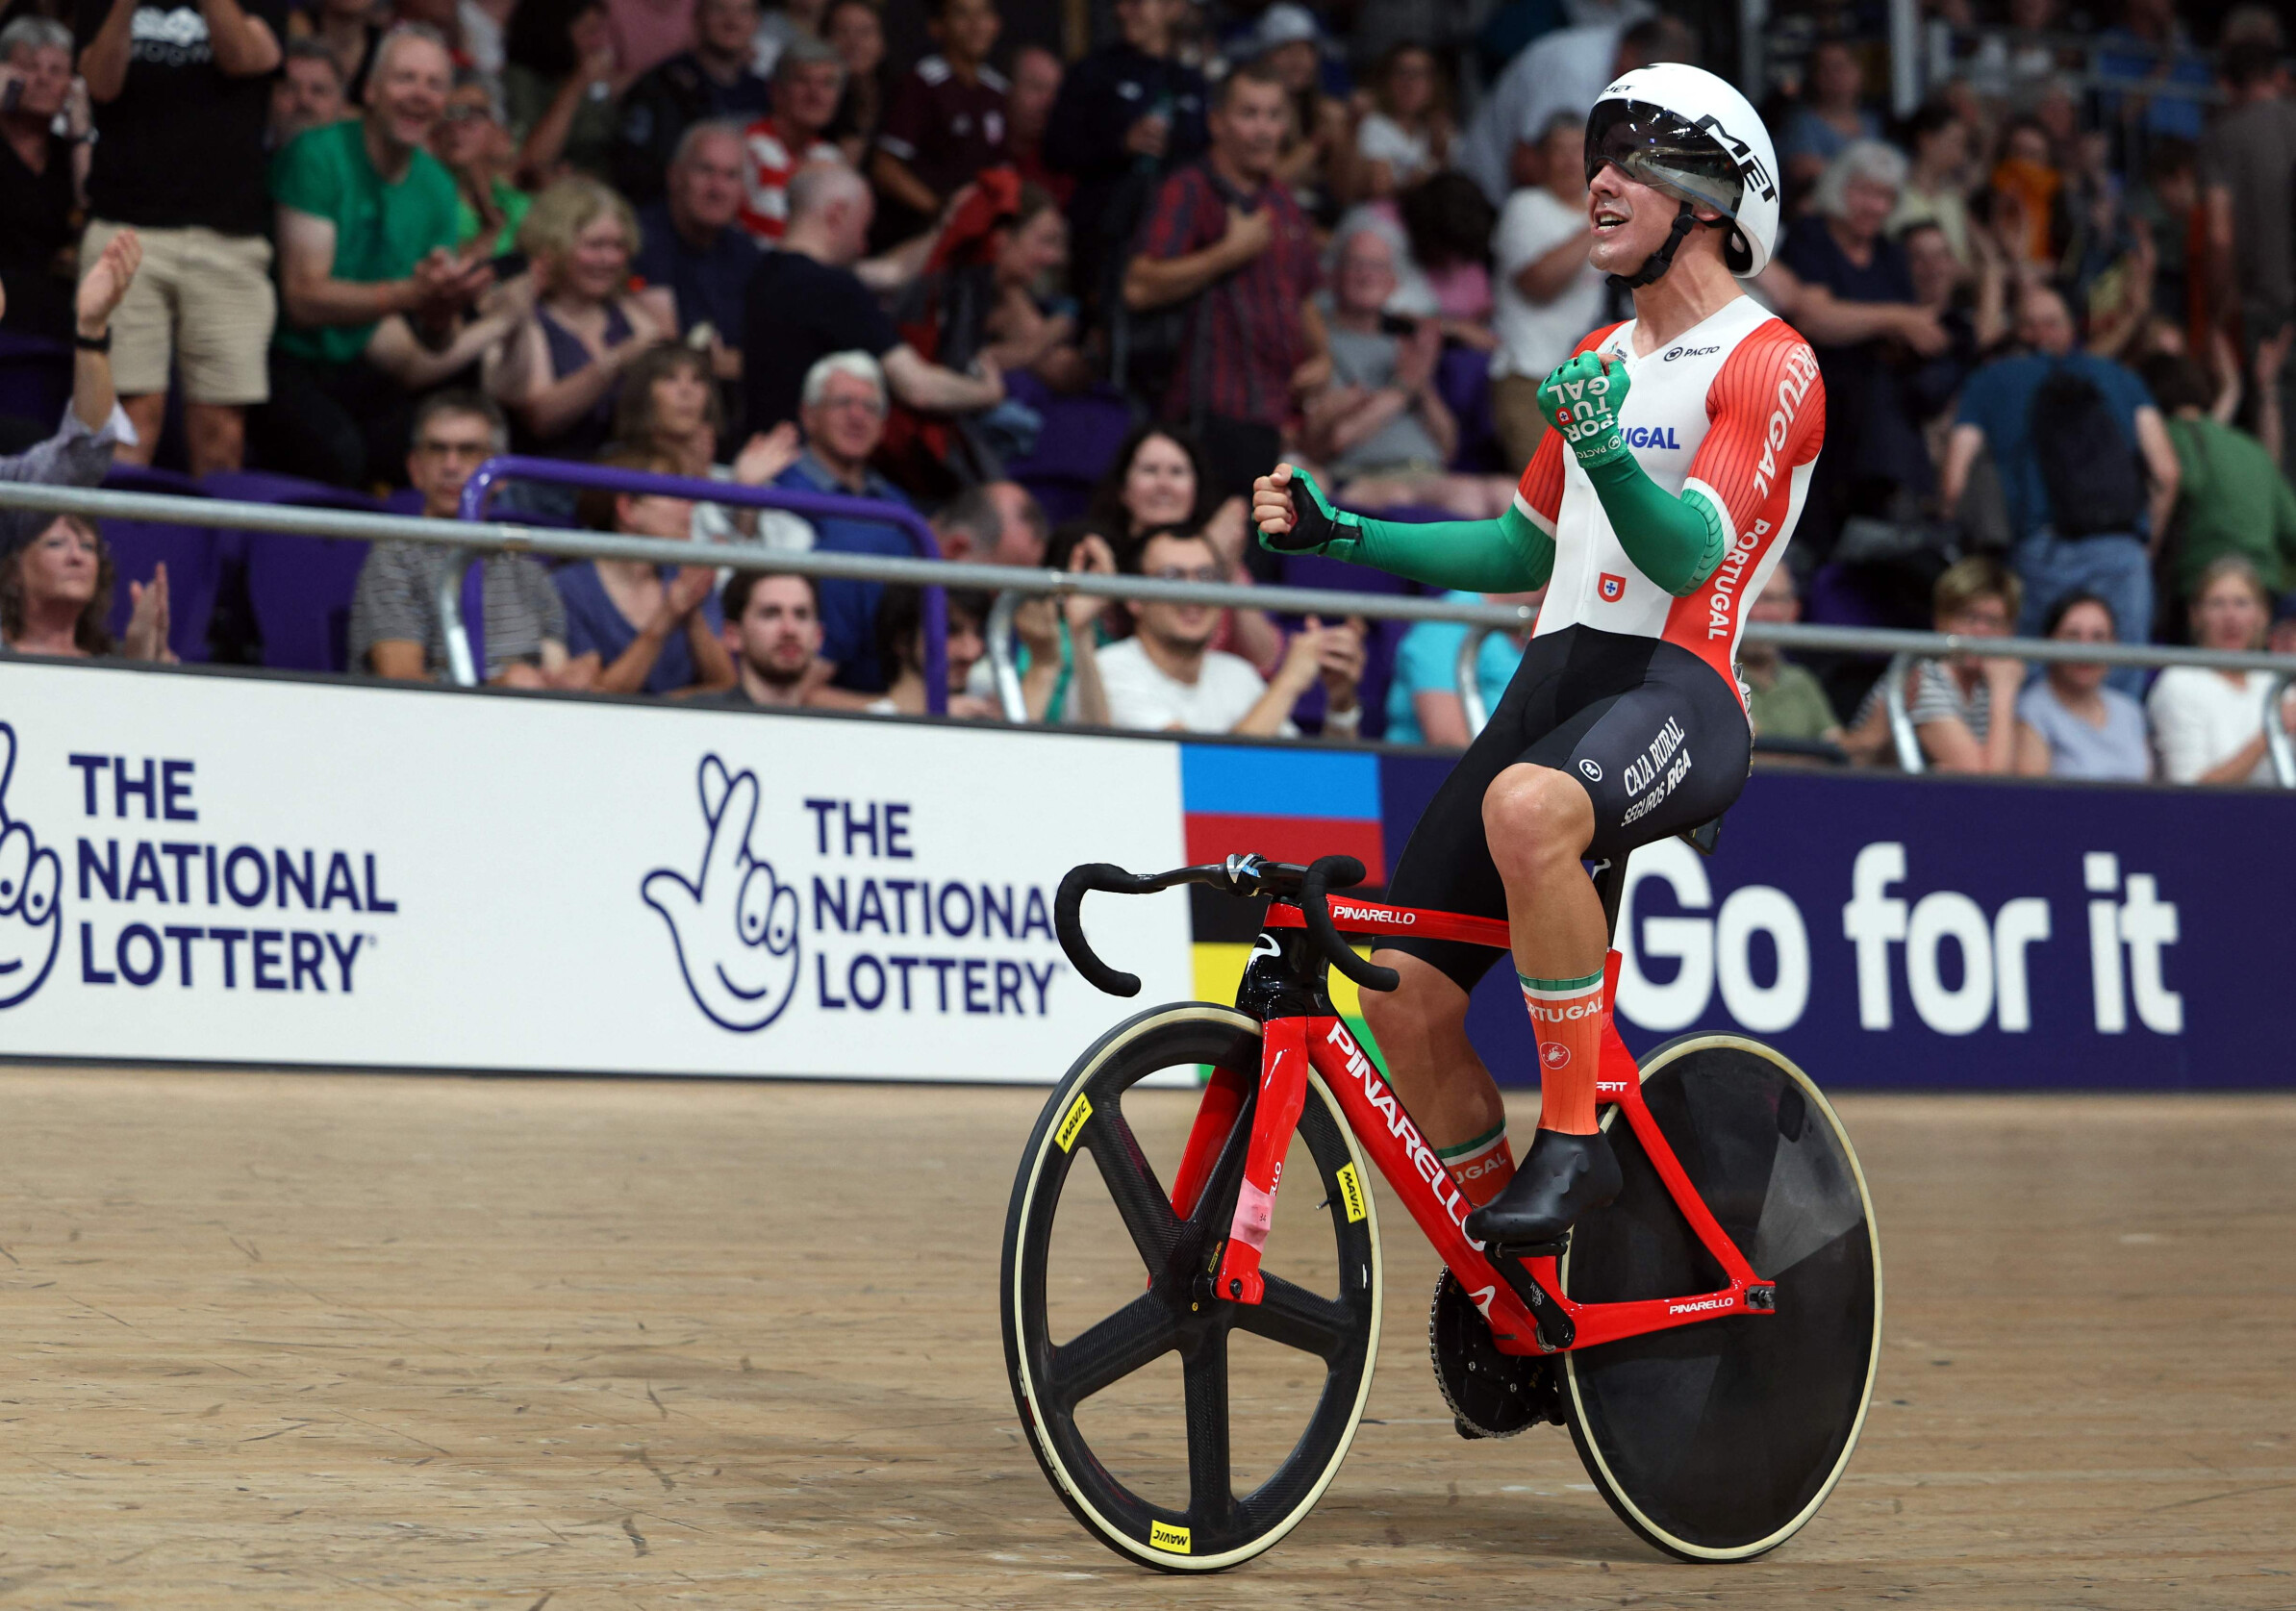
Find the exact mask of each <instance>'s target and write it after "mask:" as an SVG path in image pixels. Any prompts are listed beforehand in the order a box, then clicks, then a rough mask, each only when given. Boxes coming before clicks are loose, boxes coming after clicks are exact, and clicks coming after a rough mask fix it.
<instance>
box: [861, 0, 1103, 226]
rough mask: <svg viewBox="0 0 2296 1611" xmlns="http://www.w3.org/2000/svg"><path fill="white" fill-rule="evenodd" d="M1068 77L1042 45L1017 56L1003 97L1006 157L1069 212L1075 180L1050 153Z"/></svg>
mask: <svg viewBox="0 0 2296 1611" xmlns="http://www.w3.org/2000/svg"><path fill="white" fill-rule="evenodd" d="M856 3H863V0H845V4H847V5H853V4H856ZM1063 71H1064V69H1063V68H1062V66H1061V63H1060V58H1059V57H1057V56H1055V55H1053V54H1052V53H1051V52H1050V51H1048V50H1047V49H1046V48H1045V47H1044V46H1043V45H1022V47H1021V48H1020V49H1019V50H1016V51H1014V52H1013V82H1012V88H1009V89H1007V90H1006V91H1005V96H1004V109H1005V131H1004V154H1005V160H1006V161H1007V162H1009V163H1010V164H1012V165H1013V168H1014V170H1015V171H1016V172H1018V173H1019V174H1020V175H1021V177H1022V178H1023V179H1025V180H1027V181H1028V183H1030V184H1031V185H1034V186H1035V187H1036V188H1037V189H1040V190H1042V191H1044V192H1045V193H1046V194H1047V195H1048V196H1050V197H1051V198H1052V199H1053V201H1054V202H1055V203H1056V204H1057V205H1059V206H1061V207H1066V206H1068V204H1069V197H1070V196H1072V195H1073V194H1074V193H1075V190H1076V180H1075V177H1074V176H1073V175H1072V174H1069V173H1066V172H1063V171H1062V170H1060V169H1058V168H1056V167H1054V166H1053V165H1052V164H1051V159H1050V158H1049V157H1048V156H1047V153H1046V150H1045V134H1046V131H1047V128H1048V127H1049V126H1050V124H1051V121H1052V108H1053V106H1054V105H1055V104H1056V103H1057V102H1058V101H1059V100H1060V80H1061V75H1062V73H1063ZM1063 222H1064V223H1065V222H1066V219H1065V218H1064V219H1063Z"/></svg>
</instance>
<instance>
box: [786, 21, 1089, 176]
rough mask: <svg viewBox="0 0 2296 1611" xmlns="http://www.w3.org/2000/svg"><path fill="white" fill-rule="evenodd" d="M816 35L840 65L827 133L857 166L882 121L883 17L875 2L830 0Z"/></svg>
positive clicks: (865, 158)
mask: <svg viewBox="0 0 2296 1611" xmlns="http://www.w3.org/2000/svg"><path fill="white" fill-rule="evenodd" d="M821 39H822V41H823V42H824V43H825V44H827V45H828V46H829V48H830V49H831V50H834V51H835V52H837V56H838V60H839V61H841V62H843V63H845V88H844V89H843V90H842V91H840V93H839V95H838V98H837V115H836V116H835V117H832V118H831V119H830V120H829V127H828V129H827V131H826V133H827V135H828V138H829V139H830V140H831V142H832V143H834V144H835V145H836V146H837V148H838V149H839V150H840V151H842V152H844V153H845V161H846V162H848V163H850V164H853V166H855V167H860V166H861V165H862V164H864V163H866V162H868V161H869V154H870V152H871V151H873V150H875V149H876V145H877V130H878V128H879V127H880V126H881V125H882V124H883V123H884V121H885V19H884V18H883V17H881V16H879V15H878V14H877V7H876V0H834V3H833V4H831V5H830V7H829V9H828V10H827V11H825V12H823V13H821ZM1026 49H1027V47H1025V46H1024V47H1022V53H1023V55H1025V53H1026ZM1016 60H1018V59H1016ZM1055 60H1056V61H1057V58H1055Z"/></svg>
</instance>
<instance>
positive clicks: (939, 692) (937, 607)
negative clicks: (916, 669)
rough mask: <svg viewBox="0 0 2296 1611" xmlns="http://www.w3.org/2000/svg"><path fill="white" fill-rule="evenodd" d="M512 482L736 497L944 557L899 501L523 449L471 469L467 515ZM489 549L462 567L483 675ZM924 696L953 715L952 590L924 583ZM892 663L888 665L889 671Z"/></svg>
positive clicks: (763, 565) (469, 628)
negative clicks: (884, 529)
mask: <svg viewBox="0 0 2296 1611" xmlns="http://www.w3.org/2000/svg"><path fill="white" fill-rule="evenodd" d="M506 481H540V482H543V483H546V484H549V485H552V486H558V487H589V488H595V489H597V490H598V491H607V492H620V493H626V494H629V495H632V496H641V497H643V496H652V497H662V498H688V499H691V500H692V501H694V502H695V503H719V504H730V505H732V506H734V507H736V508H742V509H779V510H785V511H787V512H788V513H790V514H792V515H798V516H809V517H811V518H813V519H817V520H866V521H869V522H870V523H872V524H876V525H885V526H891V527H893V528H894V529H895V530H896V531H898V532H899V533H900V534H901V535H902V536H904V537H906V538H907V539H908V540H909V545H910V547H912V548H914V549H915V550H916V552H917V557H918V558H919V559H925V560H937V559H939V558H940V557H941V540H940V539H939V538H937V537H935V536H934V535H933V528H932V527H931V526H930V525H928V524H926V523H925V518H924V516H921V515H920V514H918V513H917V511H915V510H914V509H906V508H903V507H902V506H901V505H899V504H894V503H883V502H880V501H879V500H877V499H875V498H854V497H845V496H841V495H839V494H836V493H832V492H809V491H800V490H798V489H795V488H790V487H747V486H744V485H743V484H742V483H740V482H738V481H710V480H706V479H704V478H702V477H699V476H690V475H657V474H655V473H653V472H652V471H649V470H627V469H618V468H616V467H614V466H610V465H584V464H577V463H575V462H573V461H571V460H565V459H534V458H528V457H525V456H523V455H520V454H515V453H505V454H498V455H496V456H495V457H494V458H492V459H489V460H488V461H487V462H486V463H485V464H483V465H481V466H478V468H477V469H476V470H475V471H473V472H472V473H471V476H470V479H469V480H468V481H467V483H465V484H464V487H463V499H462V504H461V507H460V508H459V509H458V510H457V512H456V513H457V514H459V515H460V516H462V518H464V519H466V520H483V519H485V518H486V517H487V505H488V503H489V502H490V501H491V500H492V497H493V495H494V492H495V491H496V490H497V489H499V488H500V487H501V485H502V484H503V483H504V482H506ZM485 558H486V556H485V555H483V554H481V555H473V556H472V557H471V558H470V560H469V563H467V565H466V566H464V568H463V580H462V625H463V632H464V635H465V637H466V639H467V642H468V643H469V645H470V665H471V667H472V668H473V672H474V676H475V679H476V680H477V681H481V682H483V681H485V680H486V664H487V655H486V607H485V605H486V594H485V586H484V582H483V577H484V573H485V569H484V566H485ZM771 567H772V555H771V554H770V552H769V551H768V550H766V549H764V548H760V549H759V550H758V568H759V569H761V570H765V569H770V568H771ZM923 616H924V701H925V709H926V710H928V711H930V712H932V714H933V715H935V716H946V715H947V714H948V595H947V594H946V592H944V591H943V590H942V589H941V588H938V587H927V588H926V589H925V590H924V611H923ZM893 669H894V668H893V667H887V668H886V670H887V673H888V675H890V674H891V673H892V671H893Z"/></svg>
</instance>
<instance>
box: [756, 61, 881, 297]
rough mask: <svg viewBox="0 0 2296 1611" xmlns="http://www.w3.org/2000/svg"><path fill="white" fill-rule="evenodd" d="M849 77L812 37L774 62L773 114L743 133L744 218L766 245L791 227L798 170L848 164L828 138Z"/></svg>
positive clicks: (838, 63) (842, 64) (760, 240)
mask: <svg viewBox="0 0 2296 1611" xmlns="http://www.w3.org/2000/svg"><path fill="white" fill-rule="evenodd" d="M844 87H845V61H844V59H843V58H842V57H840V56H839V55H838V54H837V52H835V51H834V50H831V49H830V48H829V47H828V46H827V45H825V44H823V43H821V41H820V40H819V39H815V38H796V39H793V40H791V41H790V43H789V45H788V46H787V47H786V48H785V49H784V50H783V51H782V52H781V54H780V56H779V58H778V59H777V60H776V61H775V62H774V63H773V110H772V111H771V112H770V113H768V114H767V115H765V116H763V117H760V118H758V119H757V120H756V121H755V122H753V123H751V124H750V125H749V126H748V127H747V128H746V129H744V130H743V131H742V141H743V144H744V147H746V149H747V152H748V161H747V164H746V166H745V171H744V176H743V182H744V197H743V201H742V211H741V214H739V216H740V219H741V224H742V227H743V228H744V229H745V230H747V231H748V232H749V233H750V235H751V236H752V237H754V238H755V239H757V240H758V241H759V242H760V243H762V244H765V245H769V246H770V245H772V244H773V243H775V242H776V241H778V240H780V239H781V238H782V235H783V234H784V232H785V231H787V229H788V228H789V224H790V218H791V214H792V203H791V199H790V194H789V189H790V182H791V181H792V180H793V179H794V178H795V177H796V174H797V170H798V169H800V168H802V167H804V166H806V165H807V164H811V163H843V162H844V161H845V153H844V152H843V151H842V150H840V149H839V148H838V147H837V146H835V145H833V144H831V143H830V142H829V139H828V138H827V136H828V130H829V124H830V122H831V121H832V120H833V119H834V118H835V117H836V116H837V98H838V95H839V93H840V92H841V91H842V90H843V88H844ZM854 256H855V257H856V258H858V257H859V256H860V254H859V253H855V254H854Z"/></svg>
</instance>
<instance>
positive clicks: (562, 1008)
mask: <svg viewBox="0 0 2296 1611" xmlns="http://www.w3.org/2000/svg"><path fill="white" fill-rule="evenodd" d="M0 763H4V764H5V766H6V768H7V769H6V772H5V775H4V776H0V1052H5V1053H13V1054H20V1055H31V1056H63V1057H98V1058H157V1059H168V1060H185V1061H214V1062H227V1063H258V1064H264V1063H279V1064H320V1065H335V1066H377V1067H396V1068H440V1069H495V1070H533V1071H547V1072H561V1071H564V1072H614V1073H625V1072H626V1073H663V1074H801V1075H841V1076H896V1077H902V1078H936V1077H942V1078H951V1079H978V1080H1013V1081H1049V1080H1051V1079H1053V1078H1055V1077H1056V1076H1057V1075H1058V1074H1059V1073H1060V1072H1061V1071H1062V1070H1064V1069H1065V1068H1066V1067H1067V1066H1068V1064H1069V1063H1070V1062H1071V1061H1072V1059H1073V1058H1074V1057H1075V1055H1076V1054H1077V1053H1078V1052H1079V1051H1081V1050H1082V1049H1083V1048H1084V1046H1085V1045H1088V1044H1089V1043H1090V1042H1091V1041H1092V1040H1093V1039H1094V1038H1095V1037H1096V1036H1098V1034H1099V1033H1100V1032H1101V1031H1102V1030H1103V1029H1105V1028H1106V1027H1107V1026H1108V1025H1109V1023H1111V1022H1112V1021H1114V1020H1115V1019H1116V1018H1117V1017H1119V1016H1120V1015H1121V1014H1122V1013H1123V1012H1125V1011H1128V1010H1129V1005H1128V1004H1125V1003H1120V1002H1117V1001H1115V1000H1113V999H1111V998H1110V997H1108V996H1104V995H1102V994H1099V993H1098V992H1097V991H1095V990H1093V989H1092V987H1091V986H1089V985H1087V984H1086V983H1085V982H1084V981H1083V980H1082V979H1081V978H1079V977H1078V976H1077V975H1076V973H1075V972H1074V971H1073V970H1072V969H1071V968H1070V967H1069V965H1068V962H1067V960H1066V959H1065V958H1064V957H1063V956H1062V955H1061V952H1060V947H1059V945H1058V944H1057V943H1056V942H1055V941H1054V939H1053V935H1052V899H1053V892H1054V891H1055V889H1056V888H1057V887H1058V885H1059V882H1060V877H1061V874H1062V873H1063V872H1065V871H1066V870H1067V869H1068V868H1070V867H1071V866H1072V865H1073V864H1075V863H1078V862H1092V861H1106V862H1115V863H1117V864H1119V865H1121V866H1125V867H1130V868H1140V869H1146V870H1153V869H1158V868H1168V867H1175V866H1178V865H1179V864H1180V862H1181V861H1182V859H1183V855H1182V835H1181V808H1180V778H1179V749H1178V746H1177V745H1175V744H1172V743H1163V742H1157V741H1147V740H1141V741H1133V740H1124V739H1096V738H1082V737H1077V736H1073V735H1066V734H1064V735H1058V736H1053V735H1047V734H1042V733H1029V732H1014V731H1008V730H1001V729H984V728H973V729H952V728H947V727H938V726H926V725H921V724H910V723H903V722H895V721H878V720H865V719H859V718H846V719H836V718H822V717H804V716H769V715H763V714H753V713H749V712H732V711H712V710H696V709H691V708H686V707H680V706H674V705H669V704H657V705H646V706H638V705H625V704H607V703H594V702H588V701H578V700H562V699H548V698H518V697H509V696H491V695H468V694H459V693H454V692H444V691H439V690H432V689H427V688H406V687H400V688H393V687H388V686H374V685H366V684H334V683H299V682H290V681H276V680H270V679H257V678H240V677H229V676H195V675H165V674H154V673H149V672H139V671H136V670H131V669H127V668H120V667H86V666H39V665H33V664H27V663H22V662H18V663H14V664H10V665H6V666H0ZM1091 923H1092V927H1093V929H1094V931H1095V933H1096V935H1098V937H1099V940H1100V944H1101V949H1102V952H1103V954H1104V955H1106V956H1107V957H1108V958H1109V959H1110V960H1111V961H1112V962H1113V963H1115V964H1116V965H1117V966H1119V967H1122V968H1125V969H1130V970H1132V971H1134V972H1137V973H1139V974H1140V975H1141V977H1142V981H1143V991H1142V995H1141V997H1140V1000H1141V1001H1142V1002H1152V1001H1157V1000H1168V999H1173V998H1175V997H1185V996H1187V995H1188V994H1191V984H1190V977H1189V928H1188V909H1187V905H1186V900H1185V897H1184V895H1183V894H1177V893H1172V894H1162V895H1155V896H1150V897H1144V898H1138V899H1132V900H1125V901H1119V900H1117V899H1116V898H1115V897H1110V896H1101V897H1098V900H1097V901H1096V902H1095V903H1094V905H1093V907H1092V909H1091Z"/></svg>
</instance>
